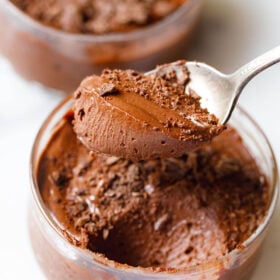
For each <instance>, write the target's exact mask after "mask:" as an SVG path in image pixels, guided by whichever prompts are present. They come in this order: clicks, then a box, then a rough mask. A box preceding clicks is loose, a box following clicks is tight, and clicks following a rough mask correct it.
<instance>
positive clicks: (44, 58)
mask: <svg viewBox="0 0 280 280" xmlns="http://www.w3.org/2000/svg"><path fill="white" fill-rule="evenodd" d="M202 2H203V1H202V0H146V1H136V0H130V1H118V0H106V1H105V0H95V1H93V0H89V1H87V0H86V1H84V0H81V1H73V0H71V1H70V0H68V1H64V0H55V1H44V0H32V1H27V0H13V1H9V0H1V1H0V36H1V42H0V53H2V54H3V55H4V56H6V57H7V58H8V59H9V60H10V61H11V63H12V65H13V66H14V68H15V70H16V71H17V72H18V73H20V75H22V76H23V77H25V78H26V79H28V80H32V81H37V82H39V83H41V84H43V85H45V86H48V87H51V88H54V89H59V90H63V91H65V92H67V93H70V92H72V91H73V90H75V89H76V87H77V86H78V85H79V83H80V81H81V80H82V79H83V78H84V77H86V76H87V75H91V74H93V73H97V74H100V72H101V71H102V70H103V69H104V68H107V67H110V68H122V69H127V68H132V69H137V70H141V71H147V70H149V69H151V68H153V66H154V65H156V64H160V63H164V62H168V61H173V60H175V59H179V58H180V57H184V56H185V52H186V50H187V47H188V45H189V43H190V41H191V37H192V34H193V33H194V29H195V27H196V25H197V22H198V20H199V15H200V11H201V6H202Z"/></svg>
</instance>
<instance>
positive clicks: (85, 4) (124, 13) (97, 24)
mask: <svg viewBox="0 0 280 280" xmlns="http://www.w3.org/2000/svg"><path fill="white" fill-rule="evenodd" d="M185 1H186V0H141V1H139V0H121V1H120V0H48V1H46V0H11V2H13V3H14V4H15V5H16V6H18V7H19V8H20V9H21V10H23V11H24V12H25V13H26V14H28V15H30V16H31V17H32V18H34V19H36V20H37V21H40V22H41V23H43V24H45V25H47V26H51V27H54V28H57V29H61V30H64V31H67V32H71V33H89V34H106V33H112V32H126V31H130V30H133V29H136V28H140V27H144V26H147V25H150V24H152V23H154V22H157V21H159V20H161V19H162V18H164V17H166V16H167V15H169V14H170V13H172V12H173V11H175V10H176V9H177V8H178V7H180V6H181V5H182V4H183V3H184V2H185Z"/></svg>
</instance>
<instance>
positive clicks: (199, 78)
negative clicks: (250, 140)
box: [175, 46, 280, 124]
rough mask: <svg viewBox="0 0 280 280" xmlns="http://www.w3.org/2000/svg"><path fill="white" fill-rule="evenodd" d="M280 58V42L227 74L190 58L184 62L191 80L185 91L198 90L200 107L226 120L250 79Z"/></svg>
mask: <svg viewBox="0 0 280 280" xmlns="http://www.w3.org/2000/svg"><path fill="white" fill-rule="evenodd" d="M279 61H280V46H278V47H276V48H274V49H272V50H270V51H268V52H266V53H264V54H263V55H261V56H259V57H257V58H255V59H254V60H252V61H251V62H249V63H248V64H245V65H244V66H242V67H241V68H239V69H238V70H237V71H235V72H234V73H232V74H228V75H226V74H223V73H221V72H219V71H218V70H216V69H215V68H213V67H211V66H209V65H207V64H205V63H201V62H187V63H186V64H185V65H186V67H187V69H188V71H189V72H190V79H191V81H190V82H189V83H188V86H187V88H186V92H188V91H189V90H190V89H192V90H193V91H195V92H196V93H197V94H198V95H199V96H200V97H201V107H202V108H207V110H208V111H209V112H210V113H212V114H214V115H215V116H216V117H217V118H218V119H219V121H220V123H222V124H225V123H226V122H227V121H228V120H229V118H230V116H231V113H232V111H233V109H234V107H235V105H236V102H237V100H238V97H239V96H240V94H241V92H242V90H243V88H244V87H245V86H246V85H247V83H248V82H249V81H250V80H251V79H252V78H253V77H255V76H256V75H257V74H258V73H260V72H262V71H263V70H265V69H266V68H268V67H270V66H271V65H273V64H275V63H277V62H279ZM175 68H176V67H175ZM175 70H176V69H175ZM177 74H178V73H177Z"/></svg>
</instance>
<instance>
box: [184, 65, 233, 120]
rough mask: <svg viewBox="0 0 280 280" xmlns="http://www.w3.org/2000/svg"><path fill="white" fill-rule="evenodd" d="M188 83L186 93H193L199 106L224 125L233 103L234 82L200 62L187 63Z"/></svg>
mask: <svg viewBox="0 0 280 280" xmlns="http://www.w3.org/2000/svg"><path fill="white" fill-rule="evenodd" d="M186 67H187V69H188V71H189V73H190V82H189V83H188V85H187V87H186V92H190V91H194V92H196V93H197V94H198V95H199V96H200V98H201V99H200V105H201V107H202V108H207V110H208V112H209V113H211V114H214V115H215V116H216V117H217V118H218V119H219V121H220V122H221V123H222V124H224V123H226V121H227V116H228V115H229V114H230V110H231V108H232V105H233V104H234V102H235V96H234V94H233V93H234V92H235V87H236V84H235V82H234V81H233V80H232V79H230V76H228V75H225V74H223V73H221V72H219V71H218V70H216V69H215V68H213V67H211V66H209V65H207V64H205V63H201V62H187V63H186Z"/></svg>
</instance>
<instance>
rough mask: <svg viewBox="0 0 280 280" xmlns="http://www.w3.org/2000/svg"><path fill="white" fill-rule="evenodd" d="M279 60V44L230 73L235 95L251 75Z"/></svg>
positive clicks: (253, 75)
mask: <svg viewBox="0 0 280 280" xmlns="http://www.w3.org/2000/svg"><path fill="white" fill-rule="evenodd" d="M279 61H280V46H278V47H276V48H274V49H272V50H270V51H268V52H266V53H264V54H263V55H260V56H259V57H257V58H255V59H254V60H252V61H251V62H249V63H247V64H245V65H244V66H242V67H241V68H239V69H238V70H237V71H236V72H234V73H233V74H231V78H232V79H233V80H234V81H235V83H236V85H237V91H236V94H237V96H238V95H239V94H240V93H241V91H242V89H243V88H244V87H245V85H246V84H247V83H248V82H249V81H250V80H251V79H252V78H253V77H255V76H256V75H257V74H259V73H260V72H262V71H263V70H265V69H266V68H268V67H270V66H272V65H273V64H275V63H277V62H279Z"/></svg>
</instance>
